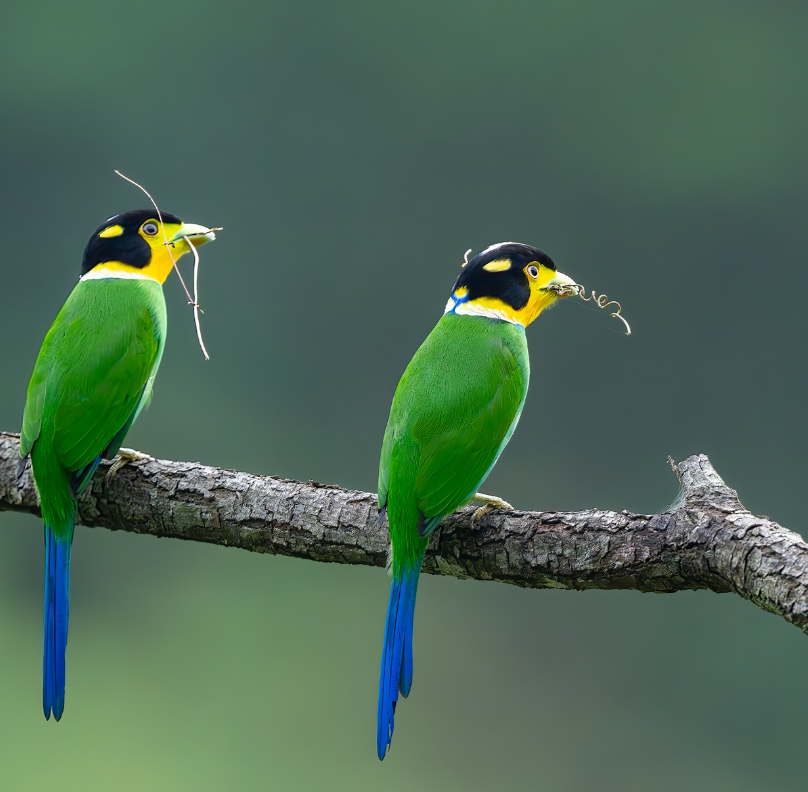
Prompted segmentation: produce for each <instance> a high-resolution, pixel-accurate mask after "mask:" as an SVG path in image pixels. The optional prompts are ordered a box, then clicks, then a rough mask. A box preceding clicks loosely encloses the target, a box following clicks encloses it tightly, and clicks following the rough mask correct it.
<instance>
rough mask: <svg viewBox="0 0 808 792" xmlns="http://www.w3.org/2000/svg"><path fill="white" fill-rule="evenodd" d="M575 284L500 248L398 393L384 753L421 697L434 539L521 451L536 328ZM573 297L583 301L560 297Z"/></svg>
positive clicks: (511, 245)
mask: <svg viewBox="0 0 808 792" xmlns="http://www.w3.org/2000/svg"><path fill="white" fill-rule="evenodd" d="M572 284H574V281H572V280H571V279H570V278H568V277H567V276H566V275H563V274H562V273H560V272H557V271H556V267H555V264H553V262H552V260H551V259H550V257H549V256H548V255H547V254H546V253H544V252H542V251H541V250H539V249H538V248H535V247H531V246H530V245H523V244H520V243H516V242H503V243H500V244H498V245H492V246H491V247H489V248H487V249H486V250H484V251H482V253H479V254H478V255H476V256H475V257H474V258H472V259H471V261H469V262H468V263H467V264H464V265H463V269H462V270H461V272H460V275H459V277H458V278H457V281H456V282H455V285H454V288H453V289H452V294H451V296H450V297H449V301H448V302H447V304H446V310H445V312H444V314H443V316H442V317H441V319H440V321H439V322H438V324H437V325H436V326H435V328H434V329H433V330H432V332H431V333H430V334H429V336H427V339H426V341H424V343H423V344H422V345H421V347H420V348H419V349H418V351H417V352H416V353H415V356H414V357H413V359H412V360H411V361H410V363H409V365H408V366H407V369H406V371H405V372H404V376H403V377H402V378H401V381H400V382H399V384H398V387H397V388H396V393H395V396H394V398H393V405H392V407H391V409H390V419H389V420H388V422H387V429H386V430H385V433H384V442H383V444H382V452H381V462H380V464H379V510H380V511H379V521H380V524H381V522H382V520H383V518H384V514H385V512H386V513H387V519H388V522H389V524H390V542H391V556H390V571H391V573H392V578H393V580H392V586H391V589H390V600H389V604H388V608H387V622H386V626H385V634H384V648H383V651H382V667H381V674H380V679H379V708H378V720H377V731H376V749H377V753H378V755H379V759H384V756H385V754H386V752H387V749H388V747H389V746H390V741H391V739H392V737H393V725H394V721H393V716H394V713H395V708H396V702H397V700H398V693H399V692H401V695H402V696H404V697H405V698H406V696H407V695H408V694H409V692H410V686H411V685H412V630H413V615H414V612H415V595H416V591H417V588H418V577H419V575H420V572H421V564H422V562H423V560H424V553H425V551H426V547H427V544H428V543H429V536H430V534H431V533H432V531H434V530H435V528H436V527H437V525H438V523H440V521H441V519H442V518H443V517H445V516H446V515H447V514H451V513H452V512H453V511H454V510H455V509H457V508H458V507H460V506H463V505H464V504H466V503H469V502H470V501H472V500H475V499H477V500H482V501H483V502H486V503H487V505H488V506H489V507H490V506H491V505H497V506H500V507H501V506H507V504H505V503H504V501H501V500H499V499H498V498H491V497H489V496H482V495H480V493H478V492H477V490H478V487H480V485H481V484H482V483H483V481H485V479H486V477H487V476H488V474H489V473H490V472H491V468H493V466H494V464H495V463H496V461H497V458H498V457H499V455H500V454H501V453H502V450H503V448H505V446H506V445H507V443H508V440H510V438H511V435H512V434H513V431H514V429H515V428H516V424H517V422H518V421H519V416H520V414H521V412H522V407H523V406H524V403H525V397H526V395H527V386H528V379H529V377H530V363H529V360H528V350H527V341H526V339H525V327H527V325H529V324H530V323H531V322H532V321H533V320H534V319H535V318H536V317H537V316H538V315H539V314H540V313H541V312H542V311H543V310H544V309H545V308H547V307H548V306H550V305H551V304H552V303H554V302H555V300H556V299H558V297H559V293H558V291H559V289H558V287H562V286H570V285H572ZM560 291H561V293H562V294H567V293H574V292H571V291H568V290H567V291H565V290H560Z"/></svg>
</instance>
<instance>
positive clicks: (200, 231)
mask: <svg viewBox="0 0 808 792" xmlns="http://www.w3.org/2000/svg"><path fill="white" fill-rule="evenodd" d="M183 237H188V241H189V242H190V243H191V244H192V245H193V246H194V247H199V246H200V245H204V244H205V243H206V242H213V240H214V239H216V234H215V233H214V232H213V230H212V229H210V228H205V226H201V225H196V224H195V223H183V224H182V225H181V226H180V228H179V230H178V231H177V233H176V234H174V235H173V236H172V237H170V238H169V240H168V244H169V245H173V244H174V243H175V242H182V241H183Z"/></svg>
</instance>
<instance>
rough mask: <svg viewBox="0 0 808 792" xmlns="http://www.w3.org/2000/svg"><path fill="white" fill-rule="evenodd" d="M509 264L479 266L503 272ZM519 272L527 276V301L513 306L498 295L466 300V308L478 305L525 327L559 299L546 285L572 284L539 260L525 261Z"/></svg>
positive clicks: (505, 261)
mask: <svg viewBox="0 0 808 792" xmlns="http://www.w3.org/2000/svg"><path fill="white" fill-rule="evenodd" d="M512 266H513V264H512V262H511V260H510V259H507V258H502V259H496V260H494V261H491V262H489V263H488V264H485V265H483V267H482V268H483V269H484V270H485V271H486V272H491V273H505V272H507V271H509V270H511V268H512ZM522 271H523V273H524V275H525V278H526V279H527V285H528V289H529V296H528V300H527V303H526V304H525V305H524V306H523V307H522V308H519V309H516V308H514V307H513V306H512V305H509V304H508V303H506V302H505V301H504V300H501V299H500V298H499V297H477V298H476V299H475V300H471V301H469V302H468V305H469V307H475V306H478V307H480V308H482V309H487V310H490V311H492V312H496V313H498V314H501V315H502V317H503V318H505V319H507V320H508V321H510V322H514V323H518V324H521V325H522V326H523V327H527V326H528V325H529V324H530V323H531V322H532V321H533V320H534V319H535V318H536V317H537V316H538V315H539V314H540V313H541V312H542V311H543V310H544V309H545V308H548V307H549V306H551V305H552V304H553V303H554V302H555V301H556V300H557V299H559V295H558V294H557V293H556V292H555V291H552V290H551V289H548V288H547V287H548V286H549V285H558V284H563V283H568V284H571V283H573V281H572V279H571V278H568V277H567V276H566V275H564V274H563V273H561V272H558V271H556V270H554V269H551V268H550V267H546V266H545V265H544V264H542V263H540V262H538V261H531V262H530V263H528V264H526V265H525V266H524V267H523V268H522ZM511 274H512V273H511ZM467 293H468V289H466V288H465V287H461V288H460V289H458V290H457V291H456V292H455V296H456V297H458V298H462V297H464V296H465V295H466V294H467Z"/></svg>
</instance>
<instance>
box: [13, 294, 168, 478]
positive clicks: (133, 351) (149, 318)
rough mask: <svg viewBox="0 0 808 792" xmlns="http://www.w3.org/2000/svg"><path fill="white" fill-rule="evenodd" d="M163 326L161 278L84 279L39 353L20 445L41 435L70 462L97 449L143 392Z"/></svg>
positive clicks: (76, 463) (79, 462)
mask: <svg viewBox="0 0 808 792" xmlns="http://www.w3.org/2000/svg"><path fill="white" fill-rule="evenodd" d="M165 334H166V309H165V300H164V298H163V290H162V287H161V286H160V284H158V283H156V282H155V281H151V280H135V279H122V278H109V279H99V280H87V281H82V282H80V283H79V284H78V285H77V286H76V288H75V289H74V290H73V292H72V293H71V294H70V296H69V297H68V299H67V301H66V302H65V304H64V306H63V307H62V310H61V311H60V312H59V315H58V316H57V317H56V320H55V321H54V323H53V325H52V326H51V328H50V330H49V331H48V334H47V335H46V337H45V341H44V343H43V344H42V349H41V350H40V353H39V356H38V358H37V362H36V366H35V368H34V373H33V376H32V377H31V382H30V384H29V387H28V398H27V401H26V406H25V415H24V417H23V429H22V442H21V452H22V453H23V454H25V453H27V452H28V451H29V450H30V449H31V447H32V446H33V444H34V443H35V442H36V441H37V440H38V439H39V438H40V436H41V438H42V440H43V441H45V442H46V443H47V445H48V446H49V447H50V449H51V450H52V451H53V452H55V454H56V457H57V458H58V460H59V463H60V464H61V465H62V466H63V467H64V468H65V469H66V470H77V469H78V468H81V467H82V466H84V465H86V464H88V463H89V462H90V461H91V460H92V459H94V458H95V457H96V456H98V455H99V454H100V453H101V452H102V451H103V449H104V448H105V447H106V445H107V444H108V443H109V442H110V440H111V439H112V437H113V436H115V434H116V433H117V432H119V431H120V429H121V428H122V427H123V426H124V425H125V424H126V422H127V420H129V418H130V417H131V416H132V415H133V414H135V413H136V411H137V410H138V408H139V406H140V404H141V402H142V400H143V399H144V398H145V397H146V389H147V386H148V385H149V382H150V378H151V377H152V375H153V373H154V372H155V370H156V366H157V365H158V364H159V360H160V356H161V354H162V350H163V346H164V343H165Z"/></svg>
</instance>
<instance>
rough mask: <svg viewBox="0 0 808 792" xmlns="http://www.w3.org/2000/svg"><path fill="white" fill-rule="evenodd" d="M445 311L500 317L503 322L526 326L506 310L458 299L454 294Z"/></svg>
mask: <svg viewBox="0 0 808 792" xmlns="http://www.w3.org/2000/svg"><path fill="white" fill-rule="evenodd" d="M443 312H444V313H455V314H460V315H462V316H485V317H487V318H488V319H500V320H502V321H503V322H510V323H511V324H512V325H517V326H518V327H524V325H523V324H522V323H521V322H520V321H519V320H518V319H514V318H513V317H512V316H508V314H507V313H505V311H502V310H500V309H499V308H491V307H489V306H487V305H478V304H476V303H473V302H469V301H468V300H467V299H462V298H461V299H460V300H458V299H457V298H456V297H455V296H454V295H452V296H451V297H450V298H449V301H448V302H447V303H446V309H445V310H444V311H443Z"/></svg>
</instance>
